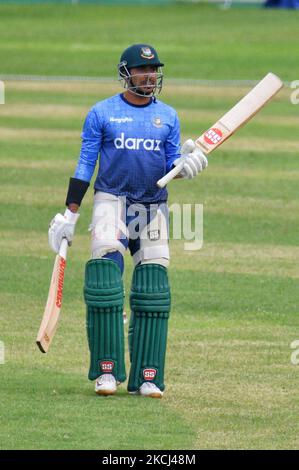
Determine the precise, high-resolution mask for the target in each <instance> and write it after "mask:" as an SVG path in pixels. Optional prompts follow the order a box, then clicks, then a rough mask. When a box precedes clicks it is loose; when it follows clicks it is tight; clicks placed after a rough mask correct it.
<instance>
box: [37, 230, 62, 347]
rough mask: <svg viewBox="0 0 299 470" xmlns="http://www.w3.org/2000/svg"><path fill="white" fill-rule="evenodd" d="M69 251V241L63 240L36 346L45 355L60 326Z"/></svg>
mask: <svg viewBox="0 0 299 470" xmlns="http://www.w3.org/2000/svg"><path fill="white" fill-rule="evenodd" d="M67 249H68V242H67V239H66V238H63V240H62V242H61V245H60V249H59V253H58V254H57V255H56V258H55V263H54V268H53V272H52V278H51V283H50V289H49V294H48V300H47V303H46V308H45V311H44V315H43V318H42V322H41V325H40V328H39V332H38V335H37V338H36V344H37V345H38V347H39V349H40V350H41V352H43V353H46V352H47V351H48V349H49V347H50V344H51V342H52V340H53V337H54V335H55V332H56V328H57V325H58V320H59V316H60V310H61V304H62V294H63V282H64V271H65V265H66V255H67Z"/></svg>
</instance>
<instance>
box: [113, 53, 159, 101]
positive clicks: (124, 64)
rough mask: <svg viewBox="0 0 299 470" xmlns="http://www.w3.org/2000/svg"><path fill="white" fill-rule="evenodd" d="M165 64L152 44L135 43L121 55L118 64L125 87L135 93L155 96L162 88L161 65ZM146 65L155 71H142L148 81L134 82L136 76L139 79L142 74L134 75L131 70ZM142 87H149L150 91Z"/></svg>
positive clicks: (119, 74)
mask: <svg viewBox="0 0 299 470" xmlns="http://www.w3.org/2000/svg"><path fill="white" fill-rule="evenodd" d="M163 65H164V64H162V62H160V59H159V57H158V54H157V51H156V50H155V49H154V48H153V47H152V46H149V45H148V44H133V46H130V47H128V48H127V49H126V50H125V51H124V52H123V53H122V55H121V58H120V63H119V64H118V77H119V80H120V81H122V82H123V86H124V88H125V89H127V90H130V91H131V92H132V93H134V94H135V95H138V96H146V97H151V96H155V95H156V94H159V93H160V92H161V90H162V82H163V73H162V70H161V67H163ZM146 66H152V67H154V68H155V72H144V74H143V73H142V75H143V76H146V75H147V82H146V83H143V84H142V85H136V84H134V81H135V78H136V79H137V78H138V77H140V75H141V74H136V75H132V74H131V70H132V69H135V68H141V67H146ZM153 76H154V80H153ZM142 88H147V89H148V91H146V90H142Z"/></svg>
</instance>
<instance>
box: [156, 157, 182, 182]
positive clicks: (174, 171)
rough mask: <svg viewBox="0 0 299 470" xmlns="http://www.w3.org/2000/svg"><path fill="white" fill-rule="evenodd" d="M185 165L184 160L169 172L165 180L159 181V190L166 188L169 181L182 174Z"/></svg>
mask: <svg viewBox="0 0 299 470" xmlns="http://www.w3.org/2000/svg"><path fill="white" fill-rule="evenodd" d="M184 163H185V160H182V161H181V162H180V163H179V164H178V165H176V166H175V167H174V168H173V169H172V170H171V171H169V172H168V173H167V174H166V175H165V176H163V178H161V179H159V181H157V186H159V188H164V186H166V185H167V184H168V183H169V181H171V180H172V179H173V178H175V177H176V176H177V175H178V174H179V173H180V171H181V170H182V169H183V166H184Z"/></svg>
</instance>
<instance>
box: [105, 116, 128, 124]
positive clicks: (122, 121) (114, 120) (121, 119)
mask: <svg viewBox="0 0 299 470" xmlns="http://www.w3.org/2000/svg"><path fill="white" fill-rule="evenodd" d="M110 122H117V123H118V124H123V123H124V122H133V118H131V117H127V116H125V117H120V118H118V117H113V116H111V117H110Z"/></svg>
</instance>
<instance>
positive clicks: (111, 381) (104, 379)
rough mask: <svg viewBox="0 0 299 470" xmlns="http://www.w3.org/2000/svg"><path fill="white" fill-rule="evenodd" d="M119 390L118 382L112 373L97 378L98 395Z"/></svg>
mask: <svg viewBox="0 0 299 470" xmlns="http://www.w3.org/2000/svg"><path fill="white" fill-rule="evenodd" d="M116 390H117V383H116V380H115V377H114V376H113V375H112V374H103V375H100V377H98V378H97V380H96V383H95V392H96V394H97V395H106V396H107V395H114V394H115V392H116Z"/></svg>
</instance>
